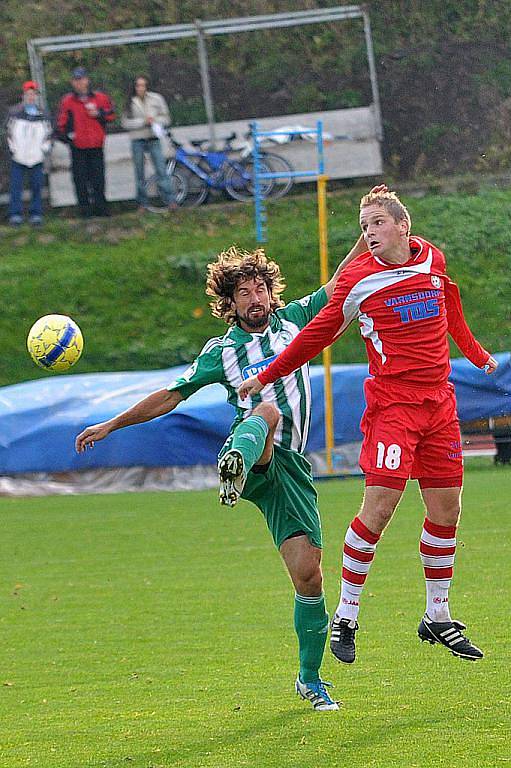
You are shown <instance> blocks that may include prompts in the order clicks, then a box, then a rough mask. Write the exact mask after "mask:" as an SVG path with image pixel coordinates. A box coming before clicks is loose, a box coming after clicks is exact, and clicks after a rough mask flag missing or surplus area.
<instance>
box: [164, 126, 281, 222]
mask: <svg viewBox="0 0 511 768" xmlns="http://www.w3.org/2000/svg"><path fill="white" fill-rule="evenodd" d="M235 138H236V134H235V133H232V134H231V135H230V136H227V137H225V138H224V139H223V141H224V146H223V147H222V149H221V150H218V151H216V152H209V151H203V150H202V146H203V145H204V144H205V143H207V142H208V141H209V140H208V139H198V140H195V141H191V142H190V144H191V145H192V146H193V147H195V151H192V152H190V151H188V150H186V149H184V148H183V145H182V144H179V142H177V141H176V140H175V139H174V138H173V137H172V136H171V135H170V133H169V140H170V142H171V144H172V146H173V147H174V149H175V156H174V157H172V158H171V159H170V160H169V161H168V163H167V174H168V175H169V176H170V178H171V180H172V178H173V177H175V176H177V178H180V179H181V178H184V179H185V182H186V196H185V197H184V199H181V200H180V199H179V198H178V203H179V204H180V205H184V206H188V207H195V206H197V205H201V203H204V202H205V201H206V200H207V198H208V196H209V193H210V191H211V190H212V189H216V190H220V191H222V192H224V193H226V194H227V195H228V196H229V197H231V198H233V199H234V200H242V201H249V200H252V198H253V196H254V162H253V159H252V158H251V157H246V158H242V159H239V160H238V159H234V158H232V157H230V153H232V152H233V151H234V149H233V147H232V142H233V140H234V139H235ZM261 165H262V169H261V170H262V171H263V172H271V169H270V168H269V167H267V166H266V165H265V164H264V160H263V161H262V163H261ZM261 186H262V194H263V196H265V197H267V196H269V195H270V193H271V191H272V189H273V186H274V182H273V180H271V179H265V180H264V181H263V182H262V183H261Z"/></svg>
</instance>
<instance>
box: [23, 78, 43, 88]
mask: <svg viewBox="0 0 511 768" xmlns="http://www.w3.org/2000/svg"><path fill="white" fill-rule="evenodd" d="M23 90H24V91H38V90H39V83H36V81H35V80H27V81H26V83H23Z"/></svg>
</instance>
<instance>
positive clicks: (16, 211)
mask: <svg viewBox="0 0 511 768" xmlns="http://www.w3.org/2000/svg"><path fill="white" fill-rule="evenodd" d="M26 173H28V179H29V183H30V191H31V192H32V199H31V201H30V208H29V211H28V212H29V215H30V216H42V214H43V206H42V202H41V188H42V186H43V179H44V173H43V164H42V163H37V165H33V166H32V167H31V168H29V167H28V165H21V163H17V162H16V161H15V160H11V198H10V202H9V217H11V216H23V182H24V179H25V174H26Z"/></svg>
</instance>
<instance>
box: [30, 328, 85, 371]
mask: <svg viewBox="0 0 511 768" xmlns="http://www.w3.org/2000/svg"><path fill="white" fill-rule="evenodd" d="M27 348H28V351H29V353H30V357H31V358H32V360H33V361H34V363H35V364H36V365H38V366H39V367H40V368H45V369H46V370H48V371H53V372H54V373H62V372H64V371H68V370H69V369H70V368H71V366H72V365H74V364H75V363H76V362H77V361H78V360H79V359H80V355H81V354H82V350H83V336H82V332H81V331H80V329H79V328H78V326H77V324H76V323H75V322H74V320H71V318H70V317H66V315H45V316H44V317H40V318H39V320H36V322H35V323H34V325H33V326H32V328H31V329H30V331H29V333H28V338H27Z"/></svg>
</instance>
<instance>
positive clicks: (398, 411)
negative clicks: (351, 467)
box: [360, 379, 463, 490]
mask: <svg viewBox="0 0 511 768" xmlns="http://www.w3.org/2000/svg"><path fill="white" fill-rule="evenodd" d="M364 389H365V396H366V403H367V408H366V410H365V412H364V415H363V417H362V422H361V424H360V427H361V429H362V432H363V434H364V442H363V444H362V450H361V453H360V467H361V469H362V471H363V472H364V474H365V476H366V485H380V486H384V487H387V488H395V489H397V490H402V489H404V487H405V485H406V481H407V480H408V479H409V478H414V479H418V480H419V484H420V486H421V488H450V487H455V486H458V487H459V486H461V485H462V483H463V453H462V447H461V435H460V427H459V421H458V414H457V412H456V396H455V394H454V387H453V385H452V384H451V383H450V382H449V383H447V382H446V384H445V385H443V386H441V387H438V388H435V389H418V388H415V387H409V386H404V385H401V384H397V383H392V384H388V383H384V382H380V381H377V380H376V379H367V380H366V382H365V385H364Z"/></svg>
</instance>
